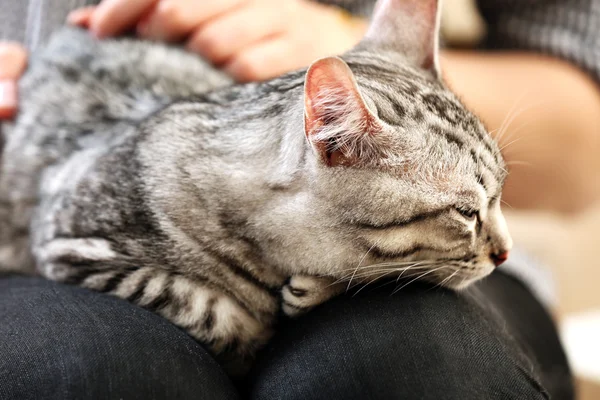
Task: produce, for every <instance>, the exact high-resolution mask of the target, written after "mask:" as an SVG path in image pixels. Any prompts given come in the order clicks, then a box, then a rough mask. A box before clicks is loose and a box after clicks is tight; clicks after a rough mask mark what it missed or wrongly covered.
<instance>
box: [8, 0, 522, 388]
mask: <svg viewBox="0 0 600 400" xmlns="http://www.w3.org/2000/svg"><path fill="white" fill-rule="evenodd" d="M438 10H439V5H438V2H437V1H435V0H382V1H379V2H378V3H377V6H376V9H375V12H374V15H373V17H372V22H371V25H370V28H369V30H368V32H367V34H366V36H365V38H364V39H363V40H362V41H361V42H360V43H359V44H358V45H357V46H356V47H355V48H354V49H352V50H351V51H349V52H347V53H346V54H344V55H342V56H340V57H326V58H323V59H319V60H317V61H315V62H314V63H313V64H312V65H311V66H310V67H309V68H308V69H306V70H301V71H296V72H292V73H289V74H286V75H283V76H281V77H278V78H275V79H272V80H270V81H266V82H258V83H249V84H245V85H236V84H234V83H233V82H232V81H231V80H230V78H228V77H227V76H226V75H224V74H223V73H221V72H219V71H218V70H216V69H214V68H212V67H211V66H209V65H208V64H207V63H205V62H204V61H202V60H201V59H199V58H198V57H195V56H193V55H191V54H187V53H185V52H184V51H183V50H180V49H177V48H174V47H167V46H163V45H159V44H150V43H142V42H140V41H136V40H133V39H118V40H107V41H102V42H98V41H96V40H95V39H93V38H92V37H90V36H88V35H87V34H86V33H85V32H83V31H79V30H75V29H73V28H70V29H66V30H64V31H62V32H60V33H58V34H57V36H56V37H54V39H53V40H52V41H51V43H50V44H49V46H48V47H47V49H46V50H45V51H44V52H43V53H41V54H38V55H36V56H34V57H33V60H32V63H31V65H30V68H29V70H28V72H27V74H26V76H25V77H24V78H23V80H22V83H21V113H20V115H19V117H18V119H17V120H16V122H15V123H14V124H5V125H4V126H3V135H4V139H5V147H4V151H3V154H2V164H1V170H0V174H1V175H0V269H3V270H5V271H6V270H12V271H15V270H18V271H22V272H23V271H29V272H31V273H39V274H41V275H42V276H45V277H47V278H49V279H52V280H56V281H60V282H65V283H69V284H75V285H80V286H83V287H86V288H89V289H92V290H97V291H100V292H104V293H109V294H112V295H115V296H118V297H121V298H124V299H127V300H129V301H131V302H133V303H135V304H137V305H140V306H142V307H145V308H147V309H149V310H153V311H155V312H157V313H159V314H160V315H162V316H164V317H165V318H167V319H169V320H170V321H172V322H173V323H174V324H176V325H178V326H179V327H181V328H182V329H184V330H186V331H187V332H188V333H189V334H190V335H191V336H193V337H194V338H196V339H197V340H198V341H200V342H201V343H203V344H204V345H205V346H206V347H207V348H208V349H209V350H210V351H211V352H212V354H214V355H215V357H216V358H217V360H219V361H220V362H221V363H222V365H223V366H224V367H225V368H226V370H227V371H228V372H229V373H230V374H231V375H232V376H239V375H242V374H244V372H245V371H246V370H247V368H248V366H249V365H250V364H251V362H252V360H253V358H254V356H255V354H256V352H257V351H258V350H259V349H260V348H261V347H263V346H264V345H265V343H267V341H268V340H269V338H270V337H271V335H272V334H273V330H274V326H275V323H276V321H277V318H278V316H279V315H280V314H281V313H283V314H287V315H290V316H295V315H298V314H301V313H303V312H306V311H308V310H310V309H311V308H312V307H314V306H316V305H318V304H320V303H322V302H324V301H326V300H328V299H329V298H331V297H332V296H335V295H337V294H339V293H341V292H343V291H344V290H345V289H346V288H347V287H349V286H351V285H352V284H355V283H367V282H371V281H373V280H376V279H382V278H385V277H391V278H393V279H404V278H408V281H407V283H409V282H411V281H412V280H414V279H422V280H427V281H429V282H432V283H434V284H437V285H440V286H444V287H447V288H450V289H456V290H460V289H462V288H464V287H466V286H468V285H469V284H471V283H472V282H474V281H476V280H478V279H480V278H482V277H484V276H486V275H488V274H489V273H491V272H492V270H493V269H494V267H495V265H498V264H499V263H501V262H502V261H504V260H505V259H506V257H507V254H508V252H509V250H510V248H511V238H510V235H509V233H508V230H507V227H506V223H505V220H504V218H503V216H502V212H501V209H500V197H501V191H502V185H503V182H504V179H505V177H506V170H505V164H504V161H503V159H502V155H501V153H500V150H499V148H498V146H497V144H496V142H494V140H493V139H492V138H491V136H490V135H489V134H488V133H487V132H486V130H485V128H484V127H483V125H482V123H481V122H480V121H479V120H478V119H477V117H475V116H474V115H473V114H472V113H470V112H469V111H467V109H466V108H465V107H464V106H463V105H462V104H461V102H460V101H459V99H458V98H457V97H456V96H455V95H454V94H453V93H452V92H450V91H449V90H448V89H447V88H446V86H445V85H444V83H443V82H442V79H441V74H440V69H439V60H438V29H439V12H438Z"/></svg>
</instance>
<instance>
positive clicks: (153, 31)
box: [137, 0, 247, 42]
mask: <svg viewBox="0 0 600 400" xmlns="http://www.w3.org/2000/svg"><path fill="white" fill-rule="evenodd" d="M245 1H247V0H218V1H190V0H162V1H160V2H159V3H158V4H157V6H156V8H154V10H153V11H152V12H151V13H150V14H149V15H148V18H147V19H145V20H144V21H143V22H142V23H140V24H139V25H138V27H137V32H138V35H139V36H141V37H143V38H146V39H152V40H162V41H167V42H174V41H178V40H181V39H183V38H184V37H186V36H187V35H188V34H190V33H191V32H192V31H193V30H194V29H195V28H197V27H198V26H199V25H201V24H202V23H204V22H206V21H207V20H209V19H210V18H213V17H215V16H217V15H219V14H222V13H224V12H227V11H228V10H231V9H233V8H235V7H237V6H239V5H240V4H242V3H243V2H245Z"/></svg>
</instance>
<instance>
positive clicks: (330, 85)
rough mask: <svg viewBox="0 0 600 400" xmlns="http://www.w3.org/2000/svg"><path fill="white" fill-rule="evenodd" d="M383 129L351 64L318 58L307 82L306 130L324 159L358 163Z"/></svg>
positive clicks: (333, 163) (310, 70) (367, 154)
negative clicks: (372, 112) (360, 88)
mask: <svg viewBox="0 0 600 400" xmlns="http://www.w3.org/2000/svg"><path fill="white" fill-rule="evenodd" d="M379 130H380V124H379V123H378V121H377V119H376V117H375V116H374V115H373V114H371V112H370V111H369V109H368V108H367V105H366V104H365V101H364V99H363V98H362V96H361V94H360V92H359V90H358V86H357V85H356V80H355V79H354V75H353V74H352V71H351V70H350V68H349V67H348V65H347V64H346V63H345V62H344V61H342V60H341V59H340V58H337V57H327V58H323V59H320V60H318V61H315V62H314V63H313V64H312V65H311V66H310V68H309V69H308V71H307V73H306V80H305V83H304V131H305V133H306V137H307V138H308V140H309V141H310V143H311V145H312V147H313V149H314V150H315V152H316V153H317V155H318V156H319V158H320V159H321V161H322V162H323V163H324V164H325V165H328V166H337V165H354V164H356V163H358V162H359V161H360V160H361V159H362V158H365V157H370V156H371V155H372V154H371V153H372V151H371V152H369V150H372V148H373V144H374V143H372V142H373V136H375V135H376V134H377V132H378V131H379Z"/></svg>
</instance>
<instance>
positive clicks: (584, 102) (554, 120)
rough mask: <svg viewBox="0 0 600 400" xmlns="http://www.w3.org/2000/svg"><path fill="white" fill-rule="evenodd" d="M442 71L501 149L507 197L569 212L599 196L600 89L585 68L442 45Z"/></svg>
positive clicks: (518, 202)
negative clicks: (506, 169)
mask: <svg viewBox="0 0 600 400" xmlns="http://www.w3.org/2000/svg"><path fill="white" fill-rule="evenodd" d="M442 70H443V74H444V76H445V80H446V82H447V83H448V84H449V86H450V87H451V88H452V89H453V90H454V91H455V92H456V93H458V95H459V96H460V97H461V98H462V100H463V101H464V102H465V103H466V105H467V106H468V107H469V108H470V109H472V110H473V111H474V112H475V113H476V114H477V115H478V116H479V117H480V118H481V119H482V120H483V121H484V122H485V124H486V125H487V127H488V129H490V130H491V131H492V132H493V134H494V135H495V136H497V137H498V138H499V141H500V145H501V146H502V147H503V148H504V149H503V154H504V156H505V158H506V160H507V162H508V164H509V171H510V174H509V177H508V180H507V184H506V187H505V190H504V195H503V199H504V200H505V201H506V202H507V203H509V204H510V205H511V206H513V207H517V208H536V209H551V210H557V211H562V212H573V211H578V210H580V209H582V208H585V207H586V206H589V205H590V204H592V203H593V202H595V201H597V200H598V199H599V198H600V176H599V175H600V90H599V88H598V85H597V83H596V82H595V81H594V80H593V79H592V78H591V77H590V76H589V74H586V73H585V72H583V71H582V70H581V69H579V68H578V67H576V66H574V65H573V64H572V63H570V62H567V61H562V60H559V59H557V58H551V57H549V56H542V55H536V54H533V53H525V52H510V53H482V52H471V51H469V52H454V51H447V52H444V53H443V56H442ZM513 116H514V119H513V118H512V117H513Z"/></svg>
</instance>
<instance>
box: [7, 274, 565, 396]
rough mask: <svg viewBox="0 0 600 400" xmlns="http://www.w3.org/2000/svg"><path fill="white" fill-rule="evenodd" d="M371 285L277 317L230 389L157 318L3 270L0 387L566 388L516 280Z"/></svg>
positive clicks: (200, 353) (436, 391)
mask: <svg viewBox="0 0 600 400" xmlns="http://www.w3.org/2000/svg"><path fill="white" fill-rule="evenodd" d="M390 292H391V290H389V289H387V290H386V289H385V288H382V289H380V290H376V291H372V292H369V289H368V288H367V289H366V290H364V291H363V292H361V294H360V295H358V296H356V297H352V296H342V297H340V298H338V299H334V300H333V301H331V302H329V303H327V304H325V305H323V306H321V307H318V308H317V309H315V310H313V311H312V312H310V313H309V314H307V315H306V316H304V317H302V318H300V319H298V320H294V321H284V322H282V324H281V325H280V326H279V327H278V330H279V333H278V334H277V335H276V336H275V338H274V339H273V341H272V342H271V343H270V344H269V345H268V346H267V348H266V349H265V350H264V351H263V352H262V353H261V354H260V356H259V359H258V361H257V364H256V366H255V367H254V368H253V370H252V372H251V374H250V376H249V378H248V381H247V382H246V384H245V385H243V386H241V390H242V391H243V393H241V395H240V394H238V393H237V392H236V390H235V389H234V386H233V384H232V383H231V381H229V379H228V378H227V377H226V376H225V375H224V373H223V372H222V371H221V370H220V368H219V367H218V366H217V364H216V363H215V362H214V361H213V360H212V358H211V357H210V356H209V355H208V354H207V353H206V352H205V351H204V350H203V348H202V346H200V345H199V344H198V343H196V342H195V341H194V340H193V339H191V338H190V337H189V336H187V335H186V334H185V333H183V332H182V331H180V330H179V329H177V328H176V327H175V326H173V325H171V324H170V323H168V322H167V321H166V320H164V319H162V318H161V317H159V316H157V315H154V314H152V313H150V312H147V311H145V310H143V309H141V308H138V307H135V306H133V305H130V304H128V303H126V302H124V301H122V300H119V299H116V298H113V297H110V296H106V295H102V294H97V293H92V292H89V291H87V290H85V289H80V288H75V287H67V286H63V285H59V284H55V283H51V282H46V281H43V280H41V279H34V278H17V277H13V278H5V279H0V337H1V338H2V340H1V341H0V399H4V398H19V399H27V398H31V399H38V398H44V399H54V398H55V399H68V398H90V399H93V398H98V399H101V398H119V397H121V398H124V399H132V398H140V399H172V398H182V399H187V398H202V399H213V398H215V399H217V398H223V399H229V398H237V397H238V396H240V397H250V398H255V399H328V400H333V399H390V398H402V399H411V398H419V399H441V398H443V399H470V398H477V399H482V398H485V399H494V398H498V399H508V398H515V399H525V398H532V399H534V398H546V397H547V393H546V392H548V393H550V394H552V395H553V398H569V397H572V387H571V381H570V375H569V371H568V367H567V364H566V360H565V358H564V354H563V352H562V349H561V347H560V344H559V342H558V339H557V337H556V332H555V329H554V327H553V325H552V322H551V320H550V319H549V317H548V315H547V313H546V312H545V311H544V310H543V308H542V307H541V306H540V305H539V304H538V303H537V302H536V301H535V300H534V299H533V298H532V297H531V295H530V294H529V292H527V291H526V290H525V289H524V288H523V287H522V286H521V284H520V283H518V282H516V281H514V280H513V279H512V278H508V277H506V276H503V275H501V274H495V275H494V276H492V277H490V278H489V279H487V280H486V281H484V282H482V283H481V284H480V285H478V286H477V287H476V288H474V289H473V290H469V291H467V292H466V293H463V294H461V295H456V294H454V293H451V292H448V291H446V290H443V289H433V290H431V289H428V288H427V287H425V286H421V285H410V286H408V287H407V288H405V289H403V290H402V291H400V292H398V293H397V294H395V295H394V296H390Z"/></svg>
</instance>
